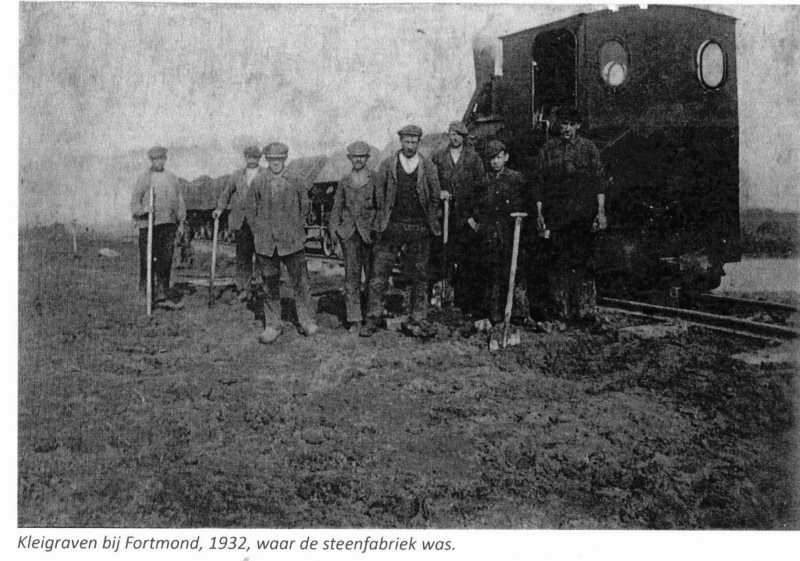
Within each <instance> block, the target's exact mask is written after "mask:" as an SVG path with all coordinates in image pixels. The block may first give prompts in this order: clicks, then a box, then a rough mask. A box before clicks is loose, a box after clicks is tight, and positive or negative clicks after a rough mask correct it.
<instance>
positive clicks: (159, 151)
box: [147, 146, 167, 158]
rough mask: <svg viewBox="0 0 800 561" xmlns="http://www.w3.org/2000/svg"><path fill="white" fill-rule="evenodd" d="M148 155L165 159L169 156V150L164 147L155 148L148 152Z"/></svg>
mask: <svg viewBox="0 0 800 561" xmlns="http://www.w3.org/2000/svg"><path fill="white" fill-rule="evenodd" d="M147 155H148V156H150V157H151V158H163V157H165V156H166V155H167V149H166V148H164V147H163V146H153V147H152V148H151V149H150V150H148V151H147Z"/></svg>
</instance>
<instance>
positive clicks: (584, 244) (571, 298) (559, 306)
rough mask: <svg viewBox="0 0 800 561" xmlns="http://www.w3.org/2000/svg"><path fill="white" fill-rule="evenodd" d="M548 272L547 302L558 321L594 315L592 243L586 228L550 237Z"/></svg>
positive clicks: (590, 232) (592, 236) (564, 231)
mask: <svg viewBox="0 0 800 561" xmlns="http://www.w3.org/2000/svg"><path fill="white" fill-rule="evenodd" d="M552 241H553V244H552V251H553V256H552V261H551V267H550V270H549V272H548V280H549V287H550V290H549V292H550V300H551V302H552V305H553V306H554V307H555V312H556V314H557V315H558V317H559V318H561V319H565V320H575V319H584V318H587V317H591V316H592V315H593V314H594V313H595V307H596V292H595V284H594V241H595V234H594V233H592V231H591V229H590V228H588V227H587V228H583V227H577V226H572V227H565V228H563V229H560V230H558V231H555V232H553V233H552Z"/></svg>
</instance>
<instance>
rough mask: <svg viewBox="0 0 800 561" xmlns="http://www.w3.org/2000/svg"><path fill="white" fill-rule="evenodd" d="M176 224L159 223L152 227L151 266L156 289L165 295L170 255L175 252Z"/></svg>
mask: <svg viewBox="0 0 800 561" xmlns="http://www.w3.org/2000/svg"><path fill="white" fill-rule="evenodd" d="M177 229H178V226H177V225H176V224H161V225H159V226H156V227H155V228H153V260H154V263H153V268H154V271H155V278H156V289H157V290H158V292H159V293H160V294H163V295H164V296H166V294H167V291H168V290H169V284H170V277H171V274H172V257H173V255H174V253H175V232H176V231H177Z"/></svg>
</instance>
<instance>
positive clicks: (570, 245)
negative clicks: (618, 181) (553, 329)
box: [534, 107, 606, 320]
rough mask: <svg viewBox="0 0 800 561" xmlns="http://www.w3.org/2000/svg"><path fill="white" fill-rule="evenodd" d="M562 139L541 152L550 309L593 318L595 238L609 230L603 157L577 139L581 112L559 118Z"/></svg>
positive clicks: (538, 194) (539, 183)
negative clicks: (547, 233) (549, 253)
mask: <svg viewBox="0 0 800 561" xmlns="http://www.w3.org/2000/svg"><path fill="white" fill-rule="evenodd" d="M556 117H557V119H558V129H559V133H560V134H559V135H558V137H556V138H552V139H550V140H549V141H547V143H545V145H544V146H543V147H542V148H541V150H540V151H539V153H538V155H537V157H536V161H535V165H534V170H535V174H536V182H535V190H534V200H535V202H536V208H537V227H538V228H539V230H541V231H547V230H549V234H550V243H551V244H552V248H551V251H552V259H551V260H550V262H549V263H547V265H546V267H547V270H548V284H549V295H550V299H551V302H550V304H551V305H554V306H555V308H556V309H555V311H556V313H557V315H558V317H559V318H560V319H565V320H584V319H587V320H589V319H594V318H595V309H596V305H595V285H594V238H595V232H597V231H598V230H603V229H605V228H606V215H605V195H604V180H603V176H602V164H601V161H600V152H599V150H598V149H597V147H596V146H595V145H594V143H593V142H591V141H590V140H587V139H585V138H582V137H580V136H578V129H580V127H581V115H580V112H579V111H578V110H577V109H575V108H572V107H564V108H561V109H559V110H558V112H557V113H556Z"/></svg>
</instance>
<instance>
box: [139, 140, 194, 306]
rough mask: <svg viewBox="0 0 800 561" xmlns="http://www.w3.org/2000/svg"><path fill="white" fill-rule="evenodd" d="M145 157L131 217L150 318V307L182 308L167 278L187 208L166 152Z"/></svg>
mask: <svg viewBox="0 0 800 561" xmlns="http://www.w3.org/2000/svg"><path fill="white" fill-rule="evenodd" d="M147 155H148V157H149V158H150V169H149V170H148V171H146V172H145V173H143V174H142V175H140V176H139V178H138V180H137V181H136V186H135V187H134V189H133V195H132V197H131V214H132V215H133V218H134V220H136V222H137V225H138V226H139V290H140V291H142V292H145V293H146V294H147V298H148V302H147V310H148V315H149V314H150V311H151V307H152V305H153V304H155V305H156V306H157V307H160V308H164V309H168V310H174V309H179V308H180V307H182V304H181V303H180V302H179V301H178V300H179V299H178V297H177V296H176V295H175V294H174V293H173V292H171V291H170V274H171V272H172V254H173V251H174V249H175V235H176V234H178V235H180V234H181V233H182V231H183V228H184V222H185V220H186V205H185V203H184V200H183V194H182V193H181V188H180V179H178V176H176V175H175V174H174V173H172V172H171V171H169V170H166V169H164V165H165V164H166V162H167V149H166V148H164V147H162V146H155V147H153V148H151V149H150V150H149V151H148V152H147ZM148 257H149V258H148Z"/></svg>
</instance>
